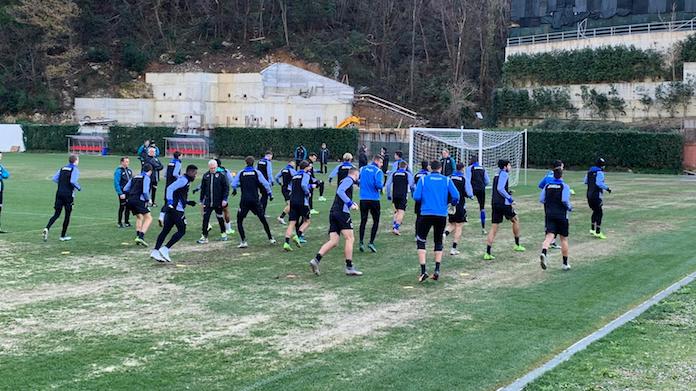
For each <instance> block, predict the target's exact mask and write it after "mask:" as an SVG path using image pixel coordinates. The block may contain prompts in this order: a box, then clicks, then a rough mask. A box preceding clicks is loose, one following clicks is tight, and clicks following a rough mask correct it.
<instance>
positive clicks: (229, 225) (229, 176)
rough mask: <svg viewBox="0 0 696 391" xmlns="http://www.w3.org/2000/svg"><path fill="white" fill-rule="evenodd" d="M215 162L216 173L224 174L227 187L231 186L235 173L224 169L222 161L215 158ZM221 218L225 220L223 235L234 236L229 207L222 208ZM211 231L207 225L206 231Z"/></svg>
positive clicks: (210, 227)
mask: <svg viewBox="0 0 696 391" xmlns="http://www.w3.org/2000/svg"><path fill="white" fill-rule="evenodd" d="M215 161H216V162H217V164H218V169H217V170H218V172H219V173H221V174H224V175H225V177H226V178H227V184H228V185H229V186H232V181H234V178H235V176H237V173H236V172H230V170H228V169H226V168H225V167H224V166H223V165H222V161H221V160H220V159H219V158H216V159H215ZM222 218H223V219H224V220H225V233H226V234H227V236H229V235H234V232H235V231H234V229H233V228H232V217H231V216H230V205H229V204H227V205H226V206H225V207H224V208H222ZM211 229H212V226H210V225H208V231H210V230H211Z"/></svg>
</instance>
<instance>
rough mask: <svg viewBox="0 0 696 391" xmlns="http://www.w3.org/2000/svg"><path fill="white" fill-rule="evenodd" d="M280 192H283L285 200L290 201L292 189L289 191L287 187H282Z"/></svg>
mask: <svg viewBox="0 0 696 391" xmlns="http://www.w3.org/2000/svg"><path fill="white" fill-rule="evenodd" d="M280 192H281V193H283V198H284V199H285V202H288V201H290V191H288V190H287V189H282V190H281V191H280Z"/></svg>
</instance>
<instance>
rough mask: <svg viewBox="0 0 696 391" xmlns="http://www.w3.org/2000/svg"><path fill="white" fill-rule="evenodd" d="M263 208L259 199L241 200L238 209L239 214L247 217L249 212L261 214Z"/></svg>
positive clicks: (256, 214)
mask: <svg viewBox="0 0 696 391" xmlns="http://www.w3.org/2000/svg"><path fill="white" fill-rule="evenodd" d="M262 210H263V208H262V207H261V203H259V201H240V202H239V209H237V214H239V215H240V216H241V217H242V218H245V217H246V216H247V214H249V212H251V213H253V214H254V215H255V216H259V215H261V214H262V213H263V212H262Z"/></svg>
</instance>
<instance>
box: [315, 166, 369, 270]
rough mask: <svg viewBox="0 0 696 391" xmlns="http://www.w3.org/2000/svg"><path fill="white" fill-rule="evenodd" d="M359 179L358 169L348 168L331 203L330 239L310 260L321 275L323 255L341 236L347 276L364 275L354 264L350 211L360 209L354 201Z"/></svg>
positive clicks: (336, 243) (353, 239)
mask: <svg viewBox="0 0 696 391" xmlns="http://www.w3.org/2000/svg"><path fill="white" fill-rule="evenodd" d="M357 181H358V169H357V168H355V167H353V168H351V169H350V170H348V175H347V176H346V178H344V179H343V180H342V181H341V182H340V183H339V184H338V189H336V198H334V202H333V205H331V212H330V213H329V241H328V242H326V243H324V245H323V246H321V248H320V249H319V252H318V253H317V255H315V256H314V258H313V259H312V260H311V261H309V266H310V267H311V268H312V272H313V273H314V274H316V275H317V276H318V275H319V273H320V272H319V263H320V262H321V259H322V257H324V256H325V255H326V253H328V252H329V251H331V249H333V248H334V247H336V246H338V242H339V240H340V236H343V239H345V242H346V243H345V248H344V250H343V254H344V255H345V258H346V270H345V272H346V275H347V276H362V274H363V273H362V272H361V271H358V270H356V269H355V266H353V243H354V242H355V238H354V237H353V221H352V220H351V217H350V211H351V210H356V209H358V205H357V204H356V203H355V202H353V199H352V198H353V185H355V184H356V183H357Z"/></svg>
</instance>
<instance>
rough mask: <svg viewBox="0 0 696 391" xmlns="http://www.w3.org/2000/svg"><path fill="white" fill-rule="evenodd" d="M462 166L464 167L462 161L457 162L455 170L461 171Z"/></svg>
mask: <svg viewBox="0 0 696 391" xmlns="http://www.w3.org/2000/svg"><path fill="white" fill-rule="evenodd" d="M462 168H464V163H462V162H459V163H457V171H461V170H462Z"/></svg>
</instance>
